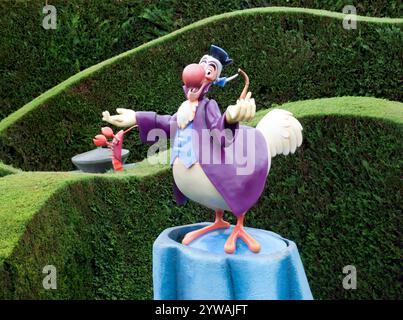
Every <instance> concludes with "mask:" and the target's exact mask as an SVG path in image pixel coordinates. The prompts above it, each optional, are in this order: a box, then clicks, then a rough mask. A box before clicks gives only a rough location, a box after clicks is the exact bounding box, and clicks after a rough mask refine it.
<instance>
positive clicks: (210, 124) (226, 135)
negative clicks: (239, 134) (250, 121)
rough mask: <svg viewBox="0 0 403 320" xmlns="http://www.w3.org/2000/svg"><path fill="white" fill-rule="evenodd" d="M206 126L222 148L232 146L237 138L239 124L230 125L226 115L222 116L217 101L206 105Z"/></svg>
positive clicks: (211, 101)
mask: <svg viewBox="0 0 403 320" xmlns="http://www.w3.org/2000/svg"><path fill="white" fill-rule="evenodd" d="M206 125H207V128H208V129H210V132H211V134H212V136H213V139H214V141H215V142H216V143H219V144H220V145H221V146H228V145H230V144H231V143H232V142H233V141H234V138H235V134H236V130H237V129H238V128H239V123H238V122H237V123H234V124H229V123H227V121H226V119H225V113H224V114H221V112H220V109H219V107H218V105H217V102H216V101H215V100H210V101H209V102H208V103H207V105H206Z"/></svg>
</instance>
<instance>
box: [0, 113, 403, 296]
mask: <svg viewBox="0 0 403 320" xmlns="http://www.w3.org/2000/svg"><path fill="white" fill-rule="evenodd" d="M301 122H302V124H303V126H304V135H305V140H304V143H303V145H302V147H301V149H299V150H298V151H297V153H296V155H293V156H289V157H282V156H278V157H276V158H275V159H273V163H272V169H271V171H270V175H269V178H268V181H267V187H266V190H265V193H264V194H263V196H262V198H261V199H260V201H259V203H258V205H257V206H256V207H255V208H253V209H252V210H251V211H250V212H249V213H248V214H247V219H246V221H247V222H246V223H247V225H249V226H253V227H257V228H264V229H267V230H272V231H274V232H277V233H279V234H281V235H282V236H284V237H287V238H289V239H292V240H294V241H295V242H296V243H297V245H298V247H299V251H300V254H301V257H302V260H303V263H304V266H305V270H306V272H307V276H308V280H309V283H310V286H311V289H312V291H313V295H314V298H315V299H399V298H401V296H402V294H403V290H402V283H401V281H400V280H399V279H400V276H401V269H400V256H401V255H400V240H401V239H400V226H401V223H402V221H401V208H402V199H401V193H400V192H399V186H401V181H400V180H399V179H400V178H399V176H400V175H401V165H402V159H403V157H402V156H403V155H402V150H401V147H400V142H401V141H402V138H403V136H402V135H403V134H402V133H403V131H402V126H401V125H398V124H396V123H391V122H388V121H382V120H375V119H366V118H352V117H341V116H325V117H304V118H302V119H301ZM24 175H29V174H24ZM30 175H32V176H38V177H37V178H36V180H38V179H39V180H41V179H40V177H41V176H43V175H45V173H30ZM53 175H56V174H53ZM70 175H71V174H70ZM18 176H19V175H18V174H17V175H13V176H11V177H10V178H13V179H14V178H15V179H19V177H18ZM2 179H6V178H2ZM171 184H172V174H171V173H170V172H169V171H166V170H164V171H162V172H160V173H159V174H157V175H152V176H147V177H145V178H142V179H139V178H137V177H133V176H130V175H127V176H123V177H120V178H119V176H118V177H117V178H115V179H114V178H112V177H108V178H107V177H105V178H102V177H100V176H98V177H95V176H94V177H93V178H92V179H83V180H82V181H79V182H74V183H71V184H70V185H69V186H66V187H63V188H61V189H59V190H58V192H57V193H56V194H54V196H52V197H51V198H50V199H49V200H48V201H47V203H46V204H45V205H44V206H43V207H42V209H40V210H39V212H37V213H36V214H35V215H34V217H33V218H32V219H31V220H30V221H29V223H28V225H27V227H26V229H25V231H24V232H23V235H22V236H21V239H20V241H19V243H18V245H17V246H15V248H14V250H13V252H12V254H11V255H10V256H9V257H7V258H6V259H5V260H4V263H3V264H2V263H1V261H0V288H1V290H0V298H11V299H21V298H30V299H31V298H32V299H33V298H35V299H36V298H42V299H43V298H47V299H56V298H70V299H71V298H74V299H79V298H89V299H104V298H106V299H150V298H152V268H151V259H152V257H151V250H152V243H153V241H154V239H155V238H156V237H157V236H158V234H159V233H160V232H161V231H162V230H163V229H165V228H167V227H171V226H174V225H181V224H187V223H194V222H200V221H211V219H212V216H213V213H212V212H211V211H209V210H206V209H204V208H202V207H200V206H198V205H195V204H192V203H189V204H187V205H186V206H185V207H177V206H175V204H174V202H173V196H172V189H171ZM0 185H1V180H0ZM227 216H228V217H229V218H230V220H231V221H232V222H233V221H234V219H233V218H231V215H230V214H227ZM47 264H53V265H55V266H56V267H57V270H58V289H57V290H44V289H43V288H42V279H43V276H44V275H43V274H42V268H43V266H45V265H47ZM349 264H351V265H354V266H356V268H357V270H358V289H357V290H350V291H348V290H344V289H343V287H342V279H343V277H344V276H345V275H343V273H342V269H343V267H344V266H345V265H349Z"/></svg>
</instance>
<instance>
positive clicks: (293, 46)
mask: <svg viewBox="0 0 403 320" xmlns="http://www.w3.org/2000/svg"><path fill="white" fill-rule="evenodd" d="M401 28H402V23H396V21H395V22H391V21H390V20H376V21H374V20H371V21H359V22H358V29H357V30H352V31H346V30H344V29H343V28H342V21H341V17H340V16H339V15H333V14H328V13H322V12H318V11H314V12H312V11H309V12H307V11H304V10H300V11H295V10H292V11H290V10H288V9H284V10H281V11H272V10H271V9H268V10H265V9H261V10H252V11H242V12H238V13H237V14H235V15H234V14H229V15H226V16H225V17H221V18H219V19H210V20H209V21H208V22H205V23H203V24H198V25H196V26H193V27H192V28H188V29H186V30H184V31H183V32H180V33H175V34H173V35H170V36H168V37H166V38H164V39H160V40H158V41H156V42H155V43H152V44H150V45H148V46H146V47H145V48H143V49H140V50H135V51H134V52H132V53H131V54H129V55H127V56H126V57H125V58H122V59H120V60H117V61H115V62H114V63H112V64H109V65H107V66H105V67H104V68H101V69H100V70H98V71H97V72H95V73H94V72H92V73H90V75H89V76H88V77H87V78H85V79H84V80H81V81H80V82H79V83H76V84H75V85H74V86H72V87H70V88H68V89H66V90H64V91H63V92H61V93H60V94H57V95H54V93H50V94H49V95H48V98H44V102H42V103H41V102H35V101H34V102H32V103H31V105H30V106H29V108H32V110H31V109H30V110H31V111H30V112H28V113H26V114H25V115H24V116H22V117H21V116H20V115H18V116H17V115H16V116H15V119H11V118H8V119H5V120H6V121H8V124H7V125H6V124H5V120H3V122H2V123H0V159H1V160H3V161H4V162H5V163H7V164H13V165H14V166H16V167H19V168H22V169H25V170H70V169H72V168H73V166H72V164H71V161H70V158H71V157H72V156H74V155H75V154H77V153H80V152H83V151H87V150H88V149H90V148H93V146H92V138H93V136H94V135H95V134H98V132H99V129H100V127H101V126H104V125H105V123H103V122H102V121H101V112H102V111H103V110H110V111H111V112H113V111H114V109H115V108H116V107H129V108H134V109H135V110H153V111H158V112H161V113H174V112H175V111H176V109H177V108H178V106H179V104H180V103H181V101H182V100H183V92H182V88H181V81H180V74H181V70H182V69H183V67H184V66H185V65H186V64H188V63H190V62H194V61H198V59H199V58H200V57H201V55H203V54H204V53H205V52H206V50H207V49H208V47H209V45H210V44H211V43H216V44H219V45H221V46H223V47H224V48H226V49H227V50H228V51H229V52H230V54H231V56H232V57H233V58H234V60H235V64H234V65H233V66H230V67H228V68H227V69H226V70H225V72H224V73H225V74H229V75H231V74H233V73H234V72H235V71H236V68H238V67H240V66H241V67H242V68H244V69H245V70H246V71H247V72H248V74H249V75H250V78H251V90H252V92H253V93H254V96H255V98H256V101H257V105H258V108H263V107H269V106H270V105H271V104H272V103H282V102H286V101H293V100H302V99H308V98H317V97H330V96H342V95H368V96H378V97H386V98H389V99H392V100H401V99H402V90H401V84H400V82H399V79H400V70H402V68H403V66H402V63H403V62H402V61H403V58H402V51H401V44H402V42H403V41H402V40H403V33H402V29H401ZM240 35H242V36H240ZM74 81H75V80H74ZM72 82H73V80H71V81H70V82H68V83H67V84H65V85H66V86H71V85H72ZM242 86H243V83H242V81H236V82H233V83H231V84H229V85H228V86H227V87H225V88H224V89H222V88H213V89H212V90H211V91H212V92H211V95H210V96H212V97H214V98H215V99H216V100H217V101H218V102H219V104H221V106H222V108H225V107H226V106H227V105H228V104H230V103H233V102H234V101H235V100H236V98H237V97H238V96H239V94H240V92H241V89H242ZM56 93H57V92H56ZM37 104H39V106H38V107H35V106H36V105H37ZM29 108H23V109H20V110H19V112H20V114H23V113H24V112H26V111H24V110H25V109H27V110H28V109H29ZM13 121H15V122H13ZM134 136H135V138H129V139H127V140H126V146H127V147H128V148H129V149H130V150H131V152H132V153H131V156H130V160H131V161H136V160H140V159H143V158H144V157H145V155H146V152H145V150H146V148H145V147H143V146H140V144H139V141H138V139H137V135H135V134H134Z"/></svg>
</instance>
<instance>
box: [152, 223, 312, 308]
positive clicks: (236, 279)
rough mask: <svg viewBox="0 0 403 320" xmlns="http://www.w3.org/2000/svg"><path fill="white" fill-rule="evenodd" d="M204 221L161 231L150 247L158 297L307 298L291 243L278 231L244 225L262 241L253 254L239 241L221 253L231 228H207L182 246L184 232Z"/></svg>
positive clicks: (156, 296) (225, 298)
mask: <svg viewBox="0 0 403 320" xmlns="http://www.w3.org/2000/svg"><path fill="white" fill-rule="evenodd" d="M206 225H208V223H198V224H192V225H185V226H179V227H174V228H169V229H166V230H164V231H163V232H162V233H161V234H160V235H159V237H158V238H157V239H156V240H155V242H154V246H153V282H154V299H156V300H311V299H313V297H312V293H311V290H310V288H309V284H308V281H307V278H306V275H305V271H304V267H303V265H302V261H301V259H300V256H299V253H298V249H297V246H296V245H295V243H294V242H292V241H290V240H287V239H284V238H282V237H281V236H279V235H278V234H276V233H273V232H270V231H265V230H260V229H254V228H246V229H247V231H248V233H249V234H250V235H251V236H252V237H254V238H255V239H256V240H257V241H258V242H259V243H260V244H261V247H262V248H261V251H260V252H259V253H253V252H251V251H250V250H249V248H248V247H247V246H246V244H245V243H244V242H243V241H242V240H241V239H238V241H237V247H236V251H235V253H234V254H227V253H225V252H224V244H225V241H226V240H227V238H228V236H229V235H230V233H231V231H232V230H233V228H234V226H231V228H230V229H220V230H216V231H213V232H210V233H208V234H206V235H203V236H201V237H200V238H198V239H196V240H195V241H193V242H192V243H190V245H188V246H185V245H182V244H181V241H182V239H183V237H184V236H185V234H186V233H188V232H190V231H193V230H196V229H199V228H202V227H204V226H206Z"/></svg>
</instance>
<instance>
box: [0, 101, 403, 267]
mask: <svg viewBox="0 0 403 320" xmlns="http://www.w3.org/2000/svg"><path fill="white" fill-rule="evenodd" d="M279 107H280V108H283V109H286V110H288V111H291V112H293V113H294V115H295V116H296V117H297V118H299V119H303V118H304V117H312V116H317V117H322V116H323V117H324V116H329V115H335V116H341V117H343V116H353V117H366V118H374V119H379V120H382V121H390V122H394V123H397V124H399V125H401V124H402V123H403V103H400V102H394V101H388V100H385V99H377V98H371V97H336V98H325V99H315V100H306V101H297V102H290V103H286V104H284V105H282V106H279ZM270 110H271V109H268V110H262V111H260V112H258V113H257V114H256V116H255V119H254V120H253V122H251V123H250V125H256V123H257V122H258V121H259V120H260V119H261V118H262V117H263V116H264V115H265V114H266V113H267V112H269V111H270ZM167 155H168V153H164V154H163V155H162V156H161V157H165V156H167ZM149 160H150V159H145V160H143V161H142V162H140V163H138V164H137V165H136V166H135V167H133V168H131V169H128V170H126V171H124V172H122V173H107V174H84V173H75V172H23V171H19V172H20V173H18V174H14V175H10V176H7V177H4V178H2V179H0V263H1V261H2V260H4V259H5V258H6V257H7V256H8V255H9V254H10V253H11V252H12V248H13V247H14V245H15V244H16V243H17V242H18V240H19V239H20V238H21V236H22V235H23V233H24V230H25V226H26V225H27V224H28V223H29V221H30V219H32V217H33V216H35V214H36V212H38V210H40V208H42V206H44V205H45V204H46V203H47V201H48V200H49V199H50V198H51V197H52V196H53V195H55V194H57V193H59V192H63V190H64V188H65V187H67V186H68V185H71V184H74V183H76V182H79V181H84V180H88V179H94V178H101V179H108V180H111V179H112V180H114V179H116V180H120V181H121V180H122V179H127V178H139V179H141V178H143V177H150V176H154V175H157V174H159V173H162V172H163V171H167V170H168V169H169V165H168V164H157V165H151V164H150V162H149Z"/></svg>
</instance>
